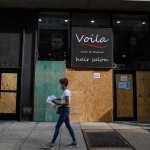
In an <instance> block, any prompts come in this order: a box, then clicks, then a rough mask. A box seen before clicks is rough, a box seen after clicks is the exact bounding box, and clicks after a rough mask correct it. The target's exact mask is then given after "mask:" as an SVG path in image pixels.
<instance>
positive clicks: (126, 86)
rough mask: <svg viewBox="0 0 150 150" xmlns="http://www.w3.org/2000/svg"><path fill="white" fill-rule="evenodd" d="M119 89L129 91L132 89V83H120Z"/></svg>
mask: <svg viewBox="0 0 150 150" xmlns="http://www.w3.org/2000/svg"><path fill="white" fill-rule="evenodd" d="M118 88H119V89H127V90H129V89H131V83H130V82H129V81H127V82H119V83H118Z"/></svg>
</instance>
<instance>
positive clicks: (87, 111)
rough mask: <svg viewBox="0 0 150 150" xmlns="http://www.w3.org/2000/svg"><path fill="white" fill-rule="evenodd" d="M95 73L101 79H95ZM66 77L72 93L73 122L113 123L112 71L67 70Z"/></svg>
mask: <svg viewBox="0 0 150 150" xmlns="http://www.w3.org/2000/svg"><path fill="white" fill-rule="evenodd" d="M95 72H97V73H98V72H99V73H100V74H101V75H100V78H98V79H95V78H93V74H94V73H95ZM65 76H66V77H67V78H68V79H69V88H70V90H71V91H72V98H71V107H72V111H71V120H72V121H74V122H85V121H112V106H113V104H112V103H113V100H112V70H105V71H104V70H99V71H97V70H96V71H94V70H73V69H66V72H65Z"/></svg>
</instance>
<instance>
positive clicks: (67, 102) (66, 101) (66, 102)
mask: <svg viewBox="0 0 150 150" xmlns="http://www.w3.org/2000/svg"><path fill="white" fill-rule="evenodd" d="M52 102H53V103H54V104H56V105H61V106H63V105H65V106H68V105H69V96H65V103H63V104H62V103H61V101H60V99H55V100H53V101H52Z"/></svg>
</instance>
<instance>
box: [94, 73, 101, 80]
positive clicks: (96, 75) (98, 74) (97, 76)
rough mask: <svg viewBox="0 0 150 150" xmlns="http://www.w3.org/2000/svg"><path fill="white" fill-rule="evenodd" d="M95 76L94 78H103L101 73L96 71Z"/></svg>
mask: <svg viewBox="0 0 150 150" xmlns="http://www.w3.org/2000/svg"><path fill="white" fill-rule="evenodd" d="M93 78H94V79H100V78H101V74H100V73H99V72H94V73H93Z"/></svg>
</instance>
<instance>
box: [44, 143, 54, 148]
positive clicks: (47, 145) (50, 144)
mask: <svg viewBox="0 0 150 150" xmlns="http://www.w3.org/2000/svg"><path fill="white" fill-rule="evenodd" d="M54 146H55V145H54V144H52V143H48V144H45V145H42V146H41V149H53V148H54Z"/></svg>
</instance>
